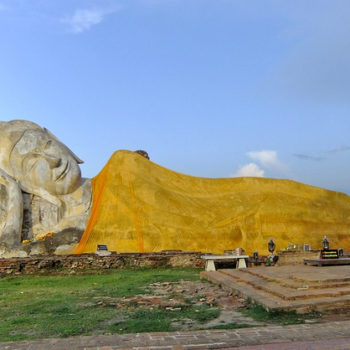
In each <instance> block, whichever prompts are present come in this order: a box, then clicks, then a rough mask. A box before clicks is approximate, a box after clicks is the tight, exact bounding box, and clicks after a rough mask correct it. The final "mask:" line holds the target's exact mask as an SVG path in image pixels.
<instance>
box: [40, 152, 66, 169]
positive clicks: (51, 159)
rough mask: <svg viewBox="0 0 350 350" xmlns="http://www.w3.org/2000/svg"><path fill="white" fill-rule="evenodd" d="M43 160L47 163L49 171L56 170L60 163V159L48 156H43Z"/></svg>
mask: <svg viewBox="0 0 350 350" xmlns="http://www.w3.org/2000/svg"><path fill="white" fill-rule="evenodd" d="M44 158H45V159H46V161H47V163H48V164H49V166H50V169H53V168H58V167H59V166H60V165H61V163H62V160H61V158H58V157H54V156H50V155H48V154H44Z"/></svg>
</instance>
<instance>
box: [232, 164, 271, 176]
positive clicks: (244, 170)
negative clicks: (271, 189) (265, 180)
mask: <svg viewBox="0 0 350 350" xmlns="http://www.w3.org/2000/svg"><path fill="white" fill-rule="evenodd" d="M264 174H265V171H264V170H263V169H260V167H259V165H257V164H255V163H249V164H246V165H243V166H241V167H240V168H239V169H238V170H237V172H236V173H235V174H233V175H232V177H242V176H254V177H264Z"/></svg>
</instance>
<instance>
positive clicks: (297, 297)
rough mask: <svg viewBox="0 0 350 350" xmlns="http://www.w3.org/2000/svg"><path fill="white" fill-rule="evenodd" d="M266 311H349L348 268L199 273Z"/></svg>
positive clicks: (281, 268) (276, 267)
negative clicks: (248, 299)
mask: <svg viewBox="0 0 350 350" xmlns="http://www.w3.org/2000/svg"><path fill="white" fill-rule="evenodd" d="M201 277H203V278H206V279H208V280H210V281H212V282H215V283H219V284H220V285H221V286H222V287H223V288H225V289H229V290H232V291H233V292H234V293H235V294H237V295H240V296H242V297H244V298H250V299H251V300H252V301H254V302H256V303H258V304H260V305H262V306H264V307H265V308H266V309H267V310H269V311H279V310H284V311H291V310H296V311H297V312H298V313H308V312H311V311H321V312H322V311H326V310H337V309H338V310H340V309H341V310H343V309H350V266H324V267H315V266H304V265H296V266H275V267H253V268H247V269H240V270H231V269H222V270H218V271H215V272H207V271H203V272H201Z"/></svg>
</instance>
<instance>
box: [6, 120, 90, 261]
mask: <svg viewBox="0 0 350 350" xmlns="http://www.w3.org/2000/svg"><path fill="white" fill-rule="evenodd" d="M80 163H82V161H81V160H80V159H79V158H78V157H77V156H76V155H75V154H74V153H73V152H72V151H71V150H70V149H69V148H67V147H66V146H65V145H64V144H62V143H61V142H60V141H59V140H58V139H57V138H56V137H55V136H54V135H53V134H52V133H51V132H50V131H48V130H47V129H45V128H41V127H40V126H39V125H37V124H35V123H32V122H28V121H23V120H13V121H10V122H0V219H1V223H0V256H2V257H10V256H26V255H31V254H37V253H44V252H48V251H50V252H54V251H56V250H57V252H58V253H59V252H66V253H67V252H72V251H73V250H74V248H75V246H76V244H77V243H78V242H79V240H80V237H81V235H82V233H83V231H84V229H85V226H86V222H87V220H88V217H89V214H90V203H91V183H90V180H87V179H82V178H81V173H80V168H79V164H80ZM67 230H68V231H69V232H70V233H71V234H70V235H68V236H69V237H68V239H67V234H66V232H67ZM48 237H51V238H52V237H54V238H52V239H51V240H50V242H49V243H50V244H48V242H47V243H45V242H44V241H45V240H46V238H48ZM63 246H64V248H63Z"/></svg>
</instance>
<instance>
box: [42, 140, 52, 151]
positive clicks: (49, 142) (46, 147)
mask: <svg viewBox="0 0 350 350" xmlns="http://www.w3.org/2000/svg"><path fill="white" fill-rule="evenodd" d="M51 145H52V140H48V141H47V142H46V143H45V145H44V147H43V149H44V150H47V149H49V148H50V147H51Z"/></svg>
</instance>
